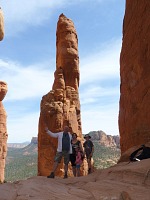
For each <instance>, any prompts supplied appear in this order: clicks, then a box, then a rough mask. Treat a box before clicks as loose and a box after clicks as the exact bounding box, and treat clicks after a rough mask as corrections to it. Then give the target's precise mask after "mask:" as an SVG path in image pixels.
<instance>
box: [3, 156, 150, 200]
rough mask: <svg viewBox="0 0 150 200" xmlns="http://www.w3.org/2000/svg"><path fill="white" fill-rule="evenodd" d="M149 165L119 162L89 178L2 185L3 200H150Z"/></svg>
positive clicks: (24, 181)
mask: <svg viewBox="0 0 150 200" xmlns="http://www.w3.org/2000/svg"><path fill="white" fill-rule="evenodd" d="M149 169H150V163H149V160H148V159H147V160H142V161H140V162H133V163H128V162H125V163H120V164H117V165H115V166H113V167H110V168H108V169H104V170H97V171H96V172H94V173H92V174H90V175H89V176H82V177H75V178H68V179H62V178H59V177H56V178H55V179H48V178H47V177H42V176H37V177H31V178H29V179H27V180H21V181H16V182H14V183H5V184H1V185H0V200H25V199H26V200H31V199H32V200H33V199H36V200H43V199H44V200H52V199H57V200H62V199H65V200H70V199H73V200H88V199H89V200H90V199H91V200H149V197H150V170H149Z"/></svg>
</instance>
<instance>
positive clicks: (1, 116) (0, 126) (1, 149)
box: [0, 81, 8, 183]
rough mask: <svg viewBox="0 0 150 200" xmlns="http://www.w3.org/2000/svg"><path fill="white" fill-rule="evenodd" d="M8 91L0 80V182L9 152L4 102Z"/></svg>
mask: <svg viewBox="0 0 150 200" xmlns="http://www.w3.org/2000/svg"><path fill="white" fill-rule="evenodd" d="M6 93H7V84H6V83H5V82H3V81H0V182H1V183H2V182H3V181H4V170H5V159H6V154H7V137H8V135H7V127H6V118H7V115H6V112H5V109H4V106H3V103H2V100H3V99H4V97H5V95H6Z"/></svg>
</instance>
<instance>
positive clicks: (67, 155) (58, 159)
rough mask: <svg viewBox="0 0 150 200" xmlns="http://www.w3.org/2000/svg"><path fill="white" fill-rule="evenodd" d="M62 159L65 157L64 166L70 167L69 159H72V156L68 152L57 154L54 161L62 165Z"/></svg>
mask: <svg viewBox="0 0 150 200" xmlns="http://www.w3.org/2000/svg"><path fill="white" fill-rule="evenodd" d="M62 157H64V164H65V165H68V163H69V159H70V154H69V153H68V152H66V151H63V152H57V153H56V156H55V158H54V161H55V162H58V163H60V162H61V159H62Z"/></svg>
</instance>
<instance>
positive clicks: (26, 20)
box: [1, 0, 67, 35]
mask: <svg viewBox="0 0 150 200" xmlns="http://www.w3.org/2000/svg"><path fill="white" fill-rule="evenodd" d="M66 3H67V0H59V1H55V0H38V1H37V0H30V1H26V0H21V1H20V0H13V1H10V0H2V2H1V6H2V9H3V11H4V17H5V26H6V31H5V32H6V35H13V34H16V33H17V32H20V31H23V30H25V29H26V28H27V27H28V26H31V25H32V26H37V25H42V23H43V21H45V20H47V19H49V18H50V16H51V15H52V14H53V12H54V9H58V8H60V7H62V6H63V5H65V4H66Z"/></svg>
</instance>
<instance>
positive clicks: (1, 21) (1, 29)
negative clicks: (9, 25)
mask: <svg viewBox="0 0 150 200" xmlns="http://www.w3.org/2000/svg"><path fill="white" fill-rule="evenodd" d="M3 38H4V17H3V12H2V9H1V8H0V41H1V40H2V39H3Z"/></svg>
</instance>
